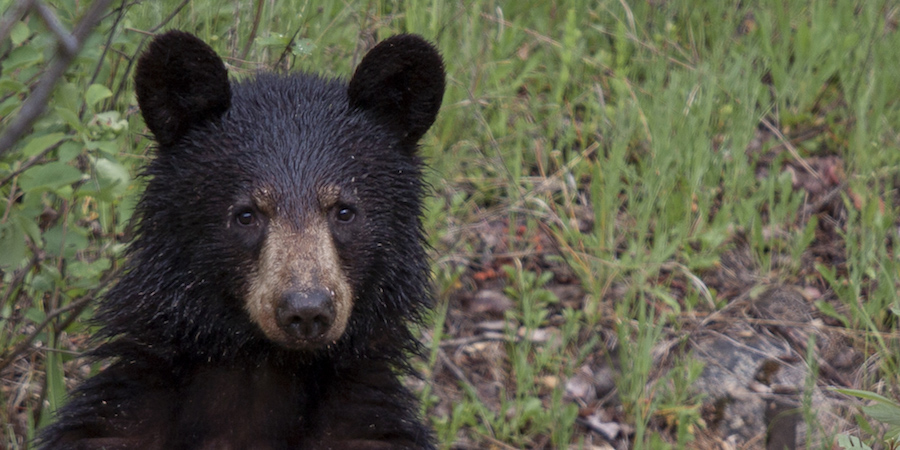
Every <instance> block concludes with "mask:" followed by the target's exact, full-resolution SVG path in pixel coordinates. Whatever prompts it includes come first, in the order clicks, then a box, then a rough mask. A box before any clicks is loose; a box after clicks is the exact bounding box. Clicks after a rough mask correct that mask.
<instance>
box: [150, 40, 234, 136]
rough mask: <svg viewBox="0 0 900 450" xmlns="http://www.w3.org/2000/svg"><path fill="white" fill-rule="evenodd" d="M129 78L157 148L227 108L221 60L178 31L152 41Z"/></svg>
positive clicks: (225, 74)
mask: <svg viewBox="0 0 900 450" xmlns="http://www.w3.org/2000/svg"><path fill="white" fill-rule="evenodd" d="M134 82H135V90H136V91H137V98H138V104H139V105H140V107H141V114H142V115H143V116H144V122H145V123H146V124H147V127H148V128H150V131H151V132H153V135H154V136H156V141H157V142H158V143H159V144H160V147H161V148H165V147H168V146H169V145H171V144H173V143H175V141H177V140H178V139H179V138H181V137H182V136H183V135H184V134H185V133H186V132H187V131H188V130H190V129H191V128H192V127H194V126H196V125H198V124H200V123H203V122H206V121H209V120H213V119H217V118H219V117H220V116H221V115H222V114H224V113H225V111H227V110H228V108H229V107H231V85H230V84H229V83H228V71H227V70H226V69H225V63H223V62H222V59H221V58H219V56H218V55H216V52H215V51H213V49H212V48H210V46H208V45H206V43H205V42H203V41H201V40H200V39H198V38H197V37H195V36H194V35H192V34H189V33H185V32H182V31H169V32H167V33H165V34H161V35H159V36H157V37H156V38H155V39H153V42H151V43H150V47H149V48H148V49H147V51H146V52H144V54H143V55H142V56H141V59H140V60H139V61H138V65H137V70H136V72H135V76H134Z"/></svg>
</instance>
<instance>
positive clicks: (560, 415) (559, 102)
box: [0, 0, 900, 448]
mask: <svg viewBox="0 0 900 450" xmlns="http://www.w3.org/2000/svg"><path fill="white" fill-rule="evenodd" d="M13 3H14V2H13V1H11V0H0V10H6V9H8V8H9V6H10V5H12V4H13ZM53 3H54V4H55V5H56V9H55V11H56V13H57V14H58V15H59V16H60V19H61V21H62V22H63V23H64V24H65V25H66V26H71V24H72V20H73V19H72V18H73V17H79V15H80V13H81V12H83V10H84V8H85V6H84V5H83V3H85V2H77V1H74V0H63V1H59V2H53ZM180 3H181V2H179V1H175V0H161V1H145V2H137V3H127V7H126V9H125V10H124V11H120V10H115V11H113V12H111V14H110V15H109V16H107V17H106V18H105V19H104V20H103V22H102V23H101V25H100V27H98V29H97V30H95V33H94V34H93V36H92V37H91V39H90V41H89V43H88V45H87V46H86V47H85V50H84V51H83V52H82V54H81V55H80V57H79V58H78V59H77V60H76V64H74V65H73V66H72V67H71V68H70V69H69V71H68V72H67V75H66V77H65V79H64V81H63V82H62V83H61V84H60V86H59V87H58V88H57V91H56V93H55V95H54V97H53V99H52V101H51V104H50V105H49V108H48V112H47V114H45V115H44V116H43V118H42V119H41V120H40V121H38V123H36V124H35V126H34V129H33V130H32V131H31V133H30V134H28V135H27V136H26V137H25V138H23V139H22V141H21V142H20V144H19V146H18V147H16V148H15V149H14V150H13V151H12V152H11V153H9V154H6V155H3V156H2V157H0V180H6V181H4V184H2V185H0V269H2V271H3V272H2V278H0V279H2V281H0V301H2V302H3V303H2V304H0V308H2V311H0V351H2V349H6V350H5V351H2V353H0V362H5V363H6V364H4V365H3V369H2V371H0V378H2V388H3V389H2V390H0V398H2V400H3V402H4V405H5V407H4V408H2V410H0V423H4V424H6V425H5V426H4V433H5V436H6V437H5V438H4V441H3V443H2V444H0V446H5V447H6V448H24V447H25V446H26V445H27V444H25V442H26V440H27V439H28V438H29V437H31V436H32V435H33V433H34V429H35V427H36V426H37V425H38V424H39V423H44V422H46V420H47V418H48V417H49V414H48V411H50V410H52V409H53V408H55V407H56V406H57V405H58V404H59V402H60V401H62V400H61V399H62V398H63V397H62V395H64V392H63V391H65V389H66V388H70V387H71V386H70V385H67V384H66V381H67V380H69V382H70V383H71V382H73V381H74V380H77V379H80V378H82V377H84V376H85V375H86V374H87V373H88V372H90V370H93V369H92V368H84V367H81V366H79V364H80V363H79V362H78V360H73V356H74V355H75V354H77V353H78V352H80V351H82V350H84V349H85V347H84V346H85V342H84V340H83V337H84V336H86V335H88V334H89V333H90V332H91V328H90V326H89V325H88V324H87V323H86V322H85V319H86V318H87V317H89V315H90V312H91V306H90V305H92V303H91V299H93V298H94V297H95V296H96V295H97V294H98V293H99V292H100V291H102V289H103V288H104V287H105V286H107V283H108V281H109V278H111V277H112V276H113V275H114V274H115V271H116V270H117V268H118V259H119V258H120V257H121V255H122V252H121V251H122V244H121V241H122V240H123V238H124V233H125V231H126V224H127V220H128V218H129V217H130V211H131V205H133V203H134V201H135V198H136V196H137V195H138V194H139V190H140V186H139V185H138V184H137V183H135V182H134V181H133V179H134V174H135V173H136V171H137V170H138V168H139V167H140V165H141V164H142V163H143V162H145V160H146V158H147V149H148V145H150V142H149V141H148V140H147V138H146V136H145V134H144V133H145V132H144V128H143V123H142V121H141V119H140V118H139V115H138V114H137V112H136V110H135V105H136V101H135V98H134V94H133V89H132V86H131V81H130V77H131V73H130V72H129V69H130V68H131V66H130V61H131V59H132V58H133V57H134V55H135V53H136V52H137V51H138V50H139V48H141V45H142V44H143V43H144V41H145V39H146V34H145V32H146V31H148V30H151V29H154V28H156V27H157V26H158V25H159V24H161V23H163V21H164V20H165V19H166V18H167V17H169V16H170V14H171V13H173V12H174V11H175V7H176V6H178V5H179V4H180ZM115 5H116V7H118V5H119V3H118V2H115ZM258 5H261V9H259V14H258V15H257V6H258ZM898 22H900V5H898V4H897V3H896V2H892V1H887V0H886V1H883V2H881V1H862V0H857V1H852V0H837V1H833V2H831V1H809V2H782V1H774V0H763V1H756V2H746V1H736V0H735V1H731V2H692V1H681V0H679V1H674V0H673V1H662V2H623V1H618V0H595V1H591V2H588V1H583V0H564V1H555V2H543V1H526V2H502V1H495V0H464V1H457V2H441V1H425V0H411V1H406V2H395V1H381V0H378V1H374V0H373V1H367V2H349V1H344V2H340V1H334V2H329V1H324V2H305V1H301V0H283V1H271V2H262V1H260V2H238V1H232V2H221V1H212V0H195V1H192V2H189V4H187V6H185V7H184V8H183V9H181V10H180V11H179V12H178V13H177V14H175V15H174V16H173V17H172V18H171V21H169V22H168V23H167V24H165V26H163V27H162V29H174V28H177V29H183V30H186V31H190V32H193V33H195V34H197V35H198V36H200V37H201V38H202V39H204V40H206V41H207V42H210V44H211V45H212V46H213V47H214V48H215V49H216V50H217V51H218V52H219V53H220V54H221V55H223V56H224V57H225V59H226V62H227V63H228V64H229V69H230V70H231V72H232V74H233V75H234V76H239V77H241V76H249V75H251V74H252V73H254V72H255V71H257V70H260V69H276V70H291V71H294V70H307V71H315V72H322V73H325V74H329V75H333V76H343V77H346V76H348V75H349V74H350V73H351V71H352V68H353V67H354V66H355V64H356V63H357V62H358V61H359V59H360V57H361V55H362V54H363V53H364V50H365V48H366V47H367V46H368V45H370V44H372V43H373V42H374V41H376V40H379V39H383V38H384V37H387V36H389V35H392V34H396V33H400V32H414V33H419V34H422V35H424V36H425V37H426V38H428V39H430V40H432V41H434V42H435V43H436V44H437V46H438V47H439V48H440V49H441V51H442V53H443V56H444V59H445V62H446V66H447V72H448V88H447V93H446V95H445V98H444V106H443V108H442V110H441V113H440V115H439V117H438V121H437V123H436V124H435V127H434V128H433V130H432V131H431V132H430V133H429V134H428V135H427V136H426V137H425V138H424V140H423V143H422V144H423V146H422V152H423V153H424V155H425V156H426V157H427V159H428V162H429V164H430V166H431V170H430V171H429V173H428V181H429V182H430V184H431V185H432V186H433V188H434V192H433V194H434V195H433V197H432V198H431V199H429V200H428V202H427V205H428V210H427V212H426V216H425V224H426V228H427V231H428V234H429V236H430V240H431V243H432V245H433V247H434V253H433V258H434V274H435V285H436V289H437V293H438V297H439V301H440V303H439V307H438V308H437V312H436V313H435V314H434V324H433V325H432V326H430V327H426V329H424V330H423V331H422V334H423V340H424V341H425V342H426V344H427V345H428V347H429V348H430V349H431V352H430V357H429V358H428V359H427V361H421V362H420V366H421V368H422V369H423V372H424V373H425V374H426V378H427V381H428V382H429V383H428V387H426V388H425V389H424V390H423V391H422V397H423V412H424V414H425V415H426V416H427V417H428V418H429V419H430V420H431V422H432V423H433V424H434V427H435V430H436V434H437V436H439V438H440V440H441V446H442V447H443V448H454V446H457V447H460V448H467V447H466V446H469V447H468V448H568V446H570V445H572V446H574V447H573V448H579V446H582V445H583V446H588V445H589V444H591V442H593V443H597V442H601V441H602V440H601V439H600V438H599V437H597V435H595V434H591V433H589V432H587V431H586V429H585V428H584V427H583V425H580V424H579V415H578V412H579V408H580V407H584V406H585V405H580V406H579V405H578V404H577V403H575V402H572V401H571V400H569V399H567V398H565V389H566V380H569V379H571V377H572V376H573V374H575V373H576V372H577V371H578V370H579V369H580V368H581V367H583V366H585V365H588V364H595V365H596V364H597V363H598V361H601V362H602V361H605V363H606V364H609V365H611V366H614V367H616V369H617V372H616V373H617V375H616V379H615V387H616V389H615V392H614V393H613V395H612V396H611V397H609V398H607V399H605V400H604V401H605V402H606V403H604V405H605V406H606V407H608V409H609V410H610V411H617V413H616V417H615V420H616V421H618V422H623V423H626V424H628V425H629V426H630V427H631V429H633V431H634V433H633V434H631V435H630V436H629V437H628V438H627V439H625V440H623V441H621V442H622V443H623V444H622V445H632V446H634V447H638V448H665V447H668V446H679V447H685V446H686V447H690V446H691V445H692V443H694V444H695V445H698V444H696V440H697V439H700V438H701V437H702V436H703V435H704V434H705V433H711V431H710V430H708V429H706V428H705V426H704V425H705V422H704V420H703V418H702V417H701V414H700V412H699V406H698V405H699V404H700V402H701V401H702V398H700V397H698V396H697V395H696V393H694V392H692V391H691V390H690V380H692V379H696V377H697V376H698V375H699V373H700V371H701V370H702V367H699V366H698V365H697V364H696V362H695V361H693V360H692V359H691V357H690V354H689V352H687V351H684V350H685V349H686V348H687V347H686V345H685V342H686V340H687V337H688V336H689V334H690V332H691V330H692V329H693V327H695V326H696V325H697V324H698V323H699V321H701V320H702V318H704V317H707V316H709V315H711V314H714V313H715V312H716V311H719V310H721V309H722V308H724V307H725V306H726V305H728V304H729V302H731V301H733V300H734V299H735V297H736V296H737V295H738V294H739V293H736V292H732V291H731V290H729V289H728V287H729V286H726V285H724V284H722V283H719V282H716V281H715V280H716V278H715V277H714V275H715V274H717V273H720V272H721V270H722V267H723V258H725V257H726V256H727V255H730V254H732V252H736V251H738V250H740V249H743V248H744V246H745V247H746V249H747V251H748V254H749V257H750V261H749V263H748V264H747V267H745V268H744V269H745V270H746V272H747V277H745V278H744V279H745V280H750V281H745V284H744V285H742V286H740V287H741V288H742V289H743V290H744V291H747V292H749V291H751V290H760V289H762V286H765V285H769V284H777V283H783V284H789V285H796V286H799V287H801V288H810V289H815V290H817V291H818V292H820V293H822V295H820V296H818V297H816V298H814V299H812V300H813V301H814V302H815V308H816V312H817V314H818V315H819V316H820V317H821V318H822V319H823V320H826V321H827V323H828V324H831V325H832V326H834V327H838V328H841V329H842V330H843V331H844V332H845V333H846V335H847V336H850V337H851V340H850V345H852V346H853V347H854V348H856V349H858V350H859V351H860V352H862V353H863V355H865V358H866V359H867V361H868V364H869V365H870V367H871V368H872V369H871V370H869V371H867V372H864V373H862V374H861V376H860V377H859V380H857V385H856V386H854V388H856V389H861V390H864V391H865V390H873V391H878V392H879V393H880V394H881V395H883V396H886V397H893V398H894V400H885V402H888V403H889V402H890V401H893V402H895V403H896V398H897V396H898V387H900V360H898V357H897V355H900V348H898V340H897V331H898V330H897V327H898V318H897V315H898V311H900V302H898V294H897V293H898V288H900V279H898V278H900V265H898V251H900V250H898V249H897V246H896V245H895V244H896V236H897V226H898V217H897V211H898V202H897V199H896V186H897V185H898V180H900V176H898V175H900V151H898V148H900V70H897V61H898V60H900V31H898V28H900V23H898ZM254 23H257V24H258V26H257V27H256V30H257V31H256V32H255V35H253V34H252V30H253V29H254ZM11 36H12V37H11V39H10V40H7V41H5V42H0V56H2V58H3V59H2V61H0V64H2V65H3V71H2V73H0V87H2V88H0V127H2V126H5V125H6V124H7V123H8V121H9V119H10V117H12V116H14V115H15V112H16V111H17V108H18V107H19V105H20V104H21V101H22V99H23V98H24V97H25V95H26V94H27V92H28V88H29V86H31V85H32V84H33V83H34V82H35V81H36V79H37V77H38V76H39V75H40V74H41V71H42V68H43V67H44V65H45V63H46V61H47V60H48V58H49V57H50V55H51V50H52V48H53V39H52V38H51V36H50V35H49V33H48V32H47V30H46V28H45V27H44V26H43V25H42V24H41V22H40V21H39V20H37V18H36V16H34V15H31V16H29V18H28V20H27V21H26V22H23V23H22V24H21V25H16V26H15V27H14V28H13V32H12V34H11ZM108 39H109V42H111V47H110V49H109V50H110V51H108V52H103V50H104V45H105V44H106V42H107V40H108ZM57 144H59V145H58V146H57V147H53V146H55V145H57ZM51 147H53V148H52V149H51V150H49V151H48V152H47V153H46V154H45V155H44V156H43V157H41V159H40V160H39V161H37V163H36V164H34V165H33V166H32V167H31V168H30V169H28V170H27V171H25V172H23V173H21V174H18V175H16V176H11V177H10V175H11V174H13V173H14V171H16V170H17V168H19V167H21V166H22V164H24V163H25V162H26V161H27V160H28V158H30V157H32V156H34V155H37V154H39V153H40V152H42V151H44V150H45V149H47V148H51ZM804 183H805V184H804ZM21 192H25V193H27V194H28V195H25V196H24V197H22V198H21V199H20V198H19V197H18V195H19V194H18V193H21ZM31 194H36V195H31ZM829 195H831V196H832V197H828V196H829ZM829 198H830V199H832V200H828V199H829ZM817 202H820V203H818V204H817ZM816 205H818V206H819V207H814V206H816ZM822 205H826V206H827V207H822ZM48 211H49V212H48ZM479 226H484V228H478V227H479ZM485 229H487V230H493V231H490V232H488V233H486V232H484V230H485ZM473 230H474V231H473ZM477 230H481V231H477ZM496 230H500V231H496ZM26 236H27V239H26ZM488 238H490V239H488ZM491 239H493V241H491ZM494 241H497V242H502V245H501V246H499V247H498V246H496V245H493V244H490V245H489V244H488V243H486V242H494ZM22 242H26V243H27V245H23V244H22ZM492 245H493V246H492ZM829 249H830V250H829ZM491 271H493V272H491ZM488 273H491V275H490V276H487V275H485V276H487V280H488V281H485V278H484V277H482V278H479V277H480V276H482V275H484V274H488ZM490 283H494V284H493V285H492V284H490ZM573 284H574V285H577V286H579V287H580V289H581V290H580V294H581V297H579V298H578V299H577V301H574V302H573V301H569V300H571V299H568V300H567V299H564V298H559V297H558V295H557V294H556V291H554V287H557V286H560V285H573ZM498 286H499V287H498ZM488 288H491V289H498V290H499V291H501V292H502V293H503V295H505V296H506V297H507V298H509V299H511V300H512V307H510V308H509V309H507V310H505V311H501V312H500V313H499V317H500V318H501V319H502V321H503V328H502V329H501V330H500V331H499V333H500V334H501V335H502V336H504V339H502V340H487V341H484V342H477V345H476V344H466V345H456V344H453V342H454V341H453V340H454V339H456V338H460V337H471V336H472V334H473V333H474V332H473V331H471V330H472V329H473V327H475V326H476V325H478V324H479V323H480V322H481V321H483V320H484V318H483V317H480V316H470V315H468V314H467V313H466V310H465V305H464V303H461V302H460V301H459V300H458V298H459V295H460V294H459V293H462V296H463V297H465V295H466V294H473V293H474V292H475V291H478V290H481V289H488ZM69 305H73V307H72V309H65V310H60V308H66V307H67V306H69ZM473 317H474V318H473ZM495 318H496V317H495ZM43 322H46V324H47V326H46V327H45V328H43V329H38V330H35V325H38V324H41V323H43ZM536 332H541V333H546V334H547V335H549V336H550V337H549V338H547V339H533V338H529V336H534V335H535V333H536ZM466 333H468V334H466ZM29 334H33V335H34V340H33V341H32V342H29V341H27V340H26V336H28V335H29ZM476 337H477V334H476ZM614 338H617V339H618V343H617V345H612V344H610V341H611V340H612V341H615V340H616V339H614ZM664 341H665V342H675V343H676V345H674V347H673V348H674V349H673V350H672V353H671V355H669V357H668V359H667V360H666V361H667V368H669V369H671V370H662V369H661V368H660V367H659V366H657V365H656V363H657V362H659V359H654V349H657V348H659V346H660V344H661V343H663V342H664ZM448 342H449V343H448ZM17 346H21V347H22V348H23V349H24V351H22V352H19V353H17V354H16V355H14V356H15V358H13V357H12V356H11V352H12V350H13V349H14V348H17ZM613 347H615V348H613ZM467 352H468V353H467ZM487 353H490V354H491V355H493V356H492V358H493V359H491V360H490V361H488V362H489V363H491V364H490V365H491V367H493V368H494V371H492V372H490V371H485V369H484V367H481V366H478V361H480V360H479V359H478V358H481V357H483V356H484V355H485V354H487ZM616 355H618V356H616ZM657 356H658V355H657ZM814 360H815V358H813V359H812V361H813V363H814ZM466 361H469V362H471V363H472V364H471V365H466V364H460V362H466ZM482 363H484V361H482ZM813 365H814V364H813ZM451 366H453V367H451ZM454 368H455V369H458V371H454V370H452V369H454ZM810 383H811V384H812V385H815V380H813V381H811V382H810ZM485 386H489V387H491V390H487V391H486V390H484V389H485ZM864 398H865V397H864ZM879 398H880V397H879ZM890 404H892V405H893V403H890ZM808 409H809V408H808V407H807V411H806V412H807V414H806V416H805V417H807V420H808V421H809V420H812V419H809V417H812V416H811V415H810V414H809V410H808ZM839 413H840V414H844V415H845V416H847V417H850V416H851V415H854V414H856V419H855V421H856V423H858V424H863V423H865V426H863V425H860V426H858V427H856V428H853V429H839V430H822V433H824V434H825V435H834V434H837V433H850V434H853V435H854V436H859V437H861V438H862V439H863V442H868V443H870V444H874V443H877V442H880V439H881V438H882V436H881V435H880V431H879V430H880V429H879V428H878V426H877V425H878V420H877V418H876V419H872V418H871V417H872V416H871V414H870V413H871V410H860V411H850V412H846V411H845V412H839ZM866 418H868V419H866ZM813 428H814V427H813ZM831 443H832V442H826V441H823V444H822V446H823V447H829V448H830V445H831Z"/></svg>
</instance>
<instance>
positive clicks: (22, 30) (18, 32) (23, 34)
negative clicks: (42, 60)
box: [9, 22, 31, 47]
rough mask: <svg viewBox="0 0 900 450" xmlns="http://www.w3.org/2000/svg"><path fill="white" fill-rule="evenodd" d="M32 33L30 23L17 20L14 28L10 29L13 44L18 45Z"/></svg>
mask: <svg viewBox="0 0 900 450" xmlns="http://www.w3.org/2000/svg"><path fill="white" fill-rule="evenodd" d="M30 34H31V31H30V30H29V29H28V25H25V23H24V22H16V24H15V25H13V27H12V30H10V31H9V39H10V40H12V43H13V45H15V46H16V47H18V46H20V45H22V43H23V42H25V40H26V39H28V36H29V35H30Z"/></svg>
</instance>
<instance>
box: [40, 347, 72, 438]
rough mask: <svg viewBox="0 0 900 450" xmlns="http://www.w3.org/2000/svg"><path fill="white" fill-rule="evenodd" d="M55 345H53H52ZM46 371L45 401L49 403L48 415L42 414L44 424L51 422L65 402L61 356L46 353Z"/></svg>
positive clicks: (51, 352)
mask: <svg viewBox="0 0 900 450" xmlns="http://www.w3.org/2000/svg"><path fill="white" fill-rule="evenodd" d="M54 344H55V343H54ZM44 364H46V370H47V401H48V402H49V403H50V413H51V414H42V415H41V422H43V423H44V424H46V423H47V421H49V420H52V417H53V416H54V414H52V413H53V412H56V411H57V410H58V409H59V408H60V407H61V406H62V405H63V403H64V402H65V399H66V381H65V377H64V376H65V372H64V370H63V365H62V355H61V354H60V353H59V352H56V351H52V350H51V351H48V352H47V360H46V361H45V362H44Z"/></svg>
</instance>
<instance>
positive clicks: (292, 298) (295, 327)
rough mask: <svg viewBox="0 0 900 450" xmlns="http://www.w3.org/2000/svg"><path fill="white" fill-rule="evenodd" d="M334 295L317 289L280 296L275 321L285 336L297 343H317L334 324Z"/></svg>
mask: <svg viewBox="0 0 900 450" xmlns="http://www.w3.org/2000/svg"><path fill="white" fill-rule="evenodd" d="M334 315H335V314H334V295H332V294H331V292H329V291H326V290H323V289H317V290H314V291H311V292H288V293H286V294H284V295H282V297H281V300H280V301H279V303H278V307H277V308H276V311H275V320H276V321H277V323H278V326H279V327H280V328H281V330H282V331H284V333H285V334H287V335H289V336H292V337H293V338H294V339H297V340H299V341H317V340H320V339H322V337H323V336H324V335H325V333H326V332H327V331H328V329H329V328H331V324H332V323H334Z"/></svg>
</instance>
